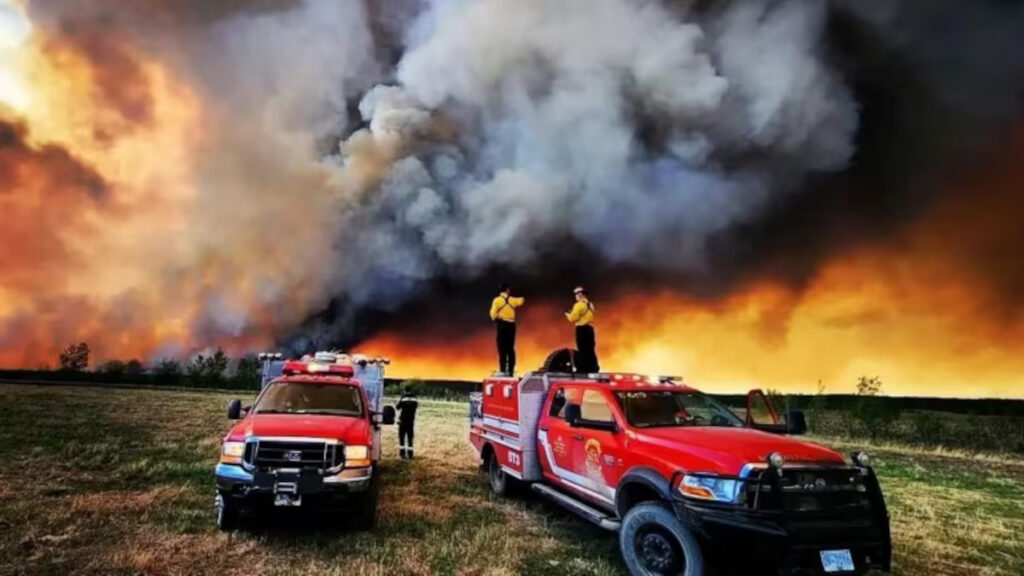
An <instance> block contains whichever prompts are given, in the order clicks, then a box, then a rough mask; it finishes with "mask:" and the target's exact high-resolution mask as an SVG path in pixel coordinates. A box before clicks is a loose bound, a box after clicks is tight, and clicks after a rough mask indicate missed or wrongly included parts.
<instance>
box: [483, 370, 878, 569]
mask: <svg viewBox="0 0 1024 576" xmlns="http://www.w3.org/2000/svg"><path fill="white" fill-rule="evenodd" d="M552 358H555V359H556V360H554V361H553V360H551V359H549V362H548V364H547V365H546V368H545V369H542V370H540V371H538V372H533V373H529V374H526V375H525V376H524V377H523V378H521V379H514V378H508V377H502V376H495V377H491V378H488V379H486V380H484V382H483V392H479V393H476V394H474V395H473V397H472V399H471V405H470V432H469V439H470V442H471V443H472V445H473V447H474V448H475V449H476V451H477V453H478V454H479V456H480V459H481V462H482V467H483V468H484V469H485V470H486V472H487V474H488V477H489V480H490V486H491V489H492V491H493V492H494V493H495V494H498V495H504V494H506V493H508V492H509V491H510V490H511V489H512V488H514V487H517V486H525V485H529V486H530V487H531V489H532V490H533V491H535V492H538V493H540V494H541V495H543V496H545V497H547V498H549V499H551V500H553V501H554V502H556V503H558V504H560V505H561V506H563V507H565V508H567V509H569V510H571V511H572V512H575V513H576V514H578V515H580V516H582V517H583V518H585V519H587V520H590V521H591V522H594V523H595V524H597V525H599V526H602V527H604V528H607V529H609V530H613V531H617V532H618V534H619V545H620V549H621V552H622V557H623V559H624V560H625V563H626V566H627V568H628V569H629V572H630V573H631V574H638V575H639V574H642V575H649V574H665V575H668V574H672V575H675V574H680V575H685V576H697V575H701V574H704V573H705V571H706V570H709V569H710V567H714V568H716V569H720V570H721V571H723V572H731V573H740V574H751V573H777V572H779V571H783V570H787V571H789V572H791V573H793V572H795V573H810V574H861V573H864V572H866V571H868V570H870V569H879V570H885V571H888V570H889V569H890V563H891V549H892V546H891V540H890V534H889V519H888V513H887V511H886V507H885V501H884V500H883V497H882V493H881V490H880V488H879V485H878V481H877V479H876V477H875V474H874V471H873V470H872V468H871V466H870V461H869V459H868V457H867V456H866V455H865V454H863V453H855V454H852V455H849V456H843V455H841V454H839V453H837V452H835V451H833V450H831V449H829V448H826V447H823V446H819V445H816V444H811V443H808V442H803V441H799V440H796V439H794V438H790V437H788V436H786V435H784V434H786V433H789V434H799V433H802V432H803V431H804V430H805V428H806V425H805V424H804V420H803V415H802V413H796V412H794V413H791V414H790V415H789V416H790V417H789V419H788V423H787V424H783V423H781V419H780V418H779V416H778V414H777V412H776V411H775V409H774V407H773V406H772V405H771V403H770V401H769V399H768V398H767V397H766V396H765V395H764V394H762V393H761V392H760V391H753V392H751V393H750V395H749V396H748V406H747V415H746V418H745V419H742V418H740V417H738V416H737V415H736V414H735V413H734V412H733V411H732V410H730V409H728V408H726V407H725V406H723V405H722V404H720V403H719V402H717V401H715V400H714V399H712V398H711V397H709V396H707V395H705V394H702V393H701V392H699V391H697V390H695V389H693V388H690V387H689V386H687V385H685V384H681V383H680V382H678V380H677V379H674V378H670V377H649V376H642V375H638V374H625V373H608V374H576V373H572V372H571V369H570V368H566V367H564V366H561V365H560V363H559V362H558V361H557V355H552Z"/></svg>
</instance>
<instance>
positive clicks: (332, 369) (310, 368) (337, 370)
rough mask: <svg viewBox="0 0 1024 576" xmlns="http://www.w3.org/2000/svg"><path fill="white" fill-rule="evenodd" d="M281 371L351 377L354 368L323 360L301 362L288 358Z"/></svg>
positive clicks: (289, 373) (285, 372)
mask: <svg viewBox="0 0 1024 576" xmlns="http://www.w3.org/2000/svg"><path fill="white" fill-rule="evenodd" d="M281 371H282V372H283V373H284V374H287V375H289V376H292V375H295V374H324V375H330V376H344V377H346V378H351V377H352V376H354V375H355V370H353V369H352V367H351V366H343V365H341V364H327V363H323V362H302V361H299V360H288V361H287V362H285V363H284V368H282V370H281Z"/></svg>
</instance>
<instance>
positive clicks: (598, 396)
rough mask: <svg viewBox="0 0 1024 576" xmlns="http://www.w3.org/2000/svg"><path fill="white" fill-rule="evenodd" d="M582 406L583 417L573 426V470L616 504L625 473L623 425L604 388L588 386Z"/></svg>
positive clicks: (581, 402)
mask: <svg viewBox="0 0 1024 576" xmlns="http://www.w3.org/2000/svg"><path fill="white" fill-rule="evenodd" d="M579 406H580V409H579V415H580V417H579V420H578V421H577V423H576V426H575V427H573V428H572V430H573V434H572V439H573V471H574V472H575V473H576V474H577V475H578V476H579V477H581V478H582V479H583V482H582V484H583V487H584V488H587V489H588V490H591V491H593V492H595V493H597V494H598V495H599V496H600V497H601V499H603V500H606V502H608V503H612V502H614V501H615V490H616V488H617V487H618V485H619V479H620V477H621V476H622V468H621V459H622V446H621V433H620V432H619V430H620V429H621V428H620V427H619V426H618V424H617V422H616V419H615V413H614V412H613V410H612V406H611V402H610V401H609V398H608V395H607V394H606V392H605V391H604V390H601V389H597V388H586V389H584V391H583V395H582V398H581V400H580V405H579Z"/></svg>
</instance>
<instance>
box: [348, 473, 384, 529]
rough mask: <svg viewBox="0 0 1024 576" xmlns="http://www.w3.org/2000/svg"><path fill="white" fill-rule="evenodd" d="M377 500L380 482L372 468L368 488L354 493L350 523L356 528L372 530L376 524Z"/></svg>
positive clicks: (378, 498)
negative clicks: (360, 492)
mask: <svg viewBox="0 0 1024 576" xmlns="http://www.w3.org/2000/svg"><path fill="white" fill-rule="evenodd" d="M378 500H380V484H379V482H378V481H377V469H376V468H374V470H373V476H372V477H371V479H370V488H369V490H367V491H366V492H364V493H362V494H357V495H356V504H355V509H354V514H353V516H352V523H353V526H354V527H355V529H356V530H363V531H366V530H373V529H374V528H375V527H376V526H377V501H378Z"/></svg>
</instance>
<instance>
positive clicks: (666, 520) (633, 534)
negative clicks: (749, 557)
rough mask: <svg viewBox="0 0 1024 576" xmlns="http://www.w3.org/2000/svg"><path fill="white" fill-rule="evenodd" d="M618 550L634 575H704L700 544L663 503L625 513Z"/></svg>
mask: <svg viewBox="0 0 1024 576" xmlns="http://www.w3.org/2000/svg"><path fill="white" fill-rule="evenodd" d="M619 548H620V549H621V551H622V559H623V560H624V561H625V562H626V568H627V569H628V570H629V573H630V574H631V575H632V576H704V556H703V554H702V553H701V550H700V543H699V542H697V538H696V537H694V535H693V534H692V533H691V532H690V531H689V530H687V529H686V527H685V526H683V523H682V522H680V521H679V520H678V519H677V518H676V517H675V514H673V513H672V510H670V509H669V508H668V506H666V505H665V504H664V503H661V502H644V503H641V504H638V505H636V506H634V507H633V508H630V510H629V511H628V512H626V516H625V518H623V520H622V527H621V528H620V529H619Z"/></svg>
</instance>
